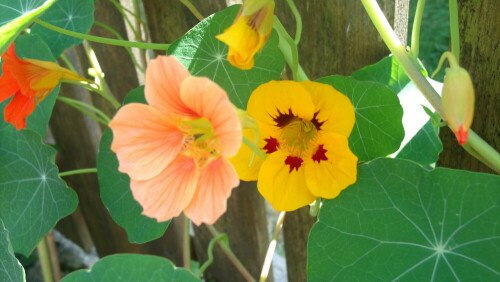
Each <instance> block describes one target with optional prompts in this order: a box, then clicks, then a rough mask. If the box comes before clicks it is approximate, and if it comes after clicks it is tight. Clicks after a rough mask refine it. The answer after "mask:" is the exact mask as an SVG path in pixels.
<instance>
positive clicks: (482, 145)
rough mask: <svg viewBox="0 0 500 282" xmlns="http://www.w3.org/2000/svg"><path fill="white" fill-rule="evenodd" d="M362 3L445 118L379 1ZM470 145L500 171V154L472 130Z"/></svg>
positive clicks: (408, 73)
mask: <svg viewBox="0 0 500 282" xmlns="http://www.w3.org/2000/svg"><path fill="white" fill-rule="evenodd" d="M361 2H362V3H363V6H364V7H365V10H366V12H367V13H368V16H369V17H370V19H371V20H372V22H373V25H374V26H375V28H376V29H377V31H378V32H379V34H380V36H381V37H382V39H383V40H384V42H385V44H386V45H387V47H388V48H389V50H390V51H391V53H392V54H393V55H394V57H395V58H396V59H397V60H398V62H399V64H400V65H401V66H402V67H403V68H404V70H405V72H406V74H407V75H408V77H409V78H410V79H411V80H412V81H413V83H414V84H415V85H416V86H417V88H418V89H419V90H420V92H421V93H422V95H424V97H425V98H426V99H427V100H428V101H429V103H430V104H431V105H432V107H433V108H434V109H435V110H436V112H438V113H439V114H440V115H441V116H443V107H442V104H441V97H440V96H439V95H438V93H437V92H436V90H434V88H433V87H432V86H431V85H430V83H429V82H428V81H427V79H426V78H425V77H424V76H423V74H422V73H421V72H420V69H419V67H418V65H417V63H416V61H415V59H414V58H413V57H412V56H410V54H408V53H407V52H406V50H405V48H404V47H403V46H402V45H401V42H400V41H399V39H398V37H397V36H396V33H395V32H394V30H393V29H392V27H391V26H390V24H389V22H388V21H387V19H386V18H385V16H384V14H383V12H382V10H381V9H380V7H379V5H378V4H377V1H375V0H361ZM468 144H469V145H470V147H471V148H472V149H473V150H475V151H476V152H477V153H478V154H480V155H481V159H485V160H488V162H487V163H485V164H486V165H488V166H490V165H491V166H490V168H492V169H493V170H494V171H497V172H498V171H500V154H499V153H498V152H497V151H496V150H495V149H493V148H492V147H491V146H490V145H489V144H488V143H486V142H485V141H484V140H483V139H481V137H479V136H478V135H477V134H476V133H475V132H474V131H472V130H469V139H468ZM481 159H479V160H481Z"/></svg>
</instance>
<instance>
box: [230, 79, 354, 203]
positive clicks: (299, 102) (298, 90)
mask: <svg viewBox="0 0 500 282" xmlns="http://www.w3.org/2000/svg"><path fill="white" fill-rule="evenodd" d="M247 111H248V114H249V115H250V116H251V117H253V118H254V119H255V120H256V122H257V123H258V125H259V131H260V132H259V139H258V146H259V147H260V148H261V149H262V150H263V151H264V152H265V153H266V154H267V158H266V159H265V160H262V159H260V158H258V157H254V156H253V155H252V154H253V152H252V151H251V150H250V149H248V148H247V146H242V148H241V149H240V151H239V152H238V154H237V155H236V157H234V158H232V159H231V162H232V163H233V164H234V165H235V167H236V169H237V171H238V174H239V176H240V177H241V178H242V179H243V180H246V181H250V180H258V182H257V187H258V189H259V192H260V193H261V194H262V195H263V196H264V198H266V200H268V201H269V203H271V205H272V206H273V207H274V209H275V210H278V211H292V210H295V209H298V208H300V207H303V206H306V205H308V204H310V203H312V202H313V201H314V200H315V199H316V198H317V197H321V198H326V199H332V198H335V197H337V196H338V195H339V193H340V192H341V191H342V190H343V189H345V188H346V187H348V186H349V185H351V184H353V183H354V182H355V181H356V175H357V157H356V156H355V155H354V154H353V153H352V152H351V150H350V149H349V145H348V137H349V135H350V134H351V131H352V128H353V126H354V117H355V115H354V107H353V106H352V104H351V102H350V100H349V99H348V98H347V97H346V96H344V95H343V94H342V93H340V92H338V91H337V90H335V89H334V88H333V87H331V86H329V85H326V84H322V83H317V82H311V81H302V82H295V81H271V82H268V83H265V84H262V85H260V86H259V87H258V88H257V89H255V91H254V92H253V93H252V95H251V96H250V100H249V101H248V107H247ZM244 134H245V136H246V137H247V138H249V139H250V140H253V138H252V134H253V133H252V132H251V131H250V130H249V131H244ZM252 158H253V159H252ZM250 160H252V161H250ZM249 164H251V165H250V167H249Z"/></svg>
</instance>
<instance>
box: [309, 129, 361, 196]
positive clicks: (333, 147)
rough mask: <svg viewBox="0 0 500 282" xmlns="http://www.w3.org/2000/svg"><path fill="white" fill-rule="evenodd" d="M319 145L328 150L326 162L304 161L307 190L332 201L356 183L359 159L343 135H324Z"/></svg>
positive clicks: (325, 153)
mask: <svg viewBox="0 0 500 282" xmlns="http://www.w3.org/2000/svg"><path fill="white" fill-rule="evenodd" d="M319 145H323V146H322V147H321V148H322V149H323V150H326V152H324V156H325V157H326V160H323V159H322V160H318V159H317V160H313V158H312V157H311V158H306V159H305V160H304V169H305V177H306V183H307V188H309V190H310V191H311V193H312V194H313V195H314V196H316V197H322V198H326V199H332V198H335V197H337V196H338V194H339V193H340V191H342V190H344V189H345V188H347V187H348V186H349V185H351V184H353V183H354V182H356V175H357V161H358V158H357V157H356V156H355V155H354V154H353V153H352V152H351V150H350V149H349V144H348V142H347V137H345V136H343V135H340V134H322V135H321V136H320V138H319V139H318V146H319ZM313 154H314V152H313Z"/></svg>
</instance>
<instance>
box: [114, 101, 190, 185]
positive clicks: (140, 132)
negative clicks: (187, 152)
mask: <svg viewBox="0 0 500 282" xmlns="http://www.w3.org/2000/svg"><path fill="white" fill-rule="evenodd" d="M109 127H111V129H112V130H113V135H114V137H113V143H112V144H111V150H113V151H114V152H115V153H116V155H117V157H118V160H119V161H120V167H119V170H120V171H121V172H125V173H127V174H129V175H130V178H132V179H135V180H146V179H149V178H151V177H153V176H156V175H158V173H160V172H161V171H162V170H164V169H165V167H166V166H167V165H168V164H169V163H170V162H171V161H172V160H173V159H174V158H175V157H176V156H177V155H178V154H179V152H180V150H181V148H182V145H183V142H184V133H183V132H182V131H180V130H179V129H178V128H177V127H176V126H175V124H173V123H172V122H171V121H170V120H169V119H168V118H167V117H166V116H165V115H163V114H162V113H160V112H159V111H157V110H156V109H155V108H153V107H151V106H148V105H144V104H136V103H133V104H128V105H125V106H123V107H122V108H121V109H120V110H119V111H118V113H117V114H116V116H115V117H114V118H113V120H112V121H111V122H110V124H109Z"/></svg>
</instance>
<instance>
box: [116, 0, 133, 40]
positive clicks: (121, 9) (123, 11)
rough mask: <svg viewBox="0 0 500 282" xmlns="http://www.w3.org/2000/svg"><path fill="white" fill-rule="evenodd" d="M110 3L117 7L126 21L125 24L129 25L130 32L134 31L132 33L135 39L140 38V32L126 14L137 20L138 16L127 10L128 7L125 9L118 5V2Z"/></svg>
mask: <svg viewBox="0 0 500 282" xmlns="http://www.w3.org/2000/svg"><path fill="white" fill-rule="evenodd" d="M110 2H111V3H112V4H113V5H115V7H116V9H117V10H118V11H119V12H120V14H121V15H122V18H123V19H124V20H125V23H126V24H127V26H128V27H129V28H130V30H131V31H132V33H133V34H134V37H135V38H138V37H139V36H138V35H139V31H138V30H136V28H135V26H134V25H133V24H132V22H131V21H130V19H129V18H128V16H127V15H126V14H125V12H127V13H128V14H129V15H131V16H132V17H134V18H136V17H137V15H136V14H135V13H134V12H133V11H131V10H129V9H127V8H126V7H124V6H123V5H122V4H121V3H118V2H117V1H116V0H110Z"/></svg>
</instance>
